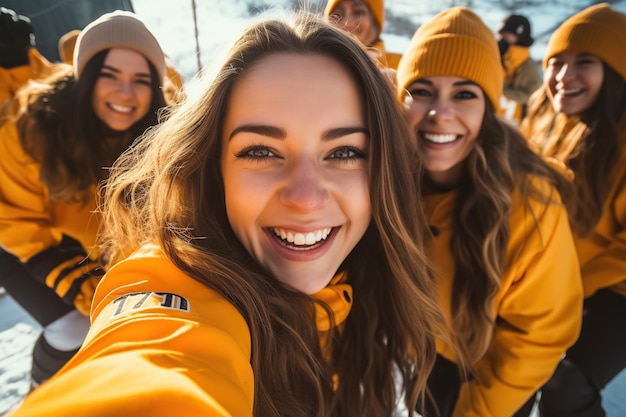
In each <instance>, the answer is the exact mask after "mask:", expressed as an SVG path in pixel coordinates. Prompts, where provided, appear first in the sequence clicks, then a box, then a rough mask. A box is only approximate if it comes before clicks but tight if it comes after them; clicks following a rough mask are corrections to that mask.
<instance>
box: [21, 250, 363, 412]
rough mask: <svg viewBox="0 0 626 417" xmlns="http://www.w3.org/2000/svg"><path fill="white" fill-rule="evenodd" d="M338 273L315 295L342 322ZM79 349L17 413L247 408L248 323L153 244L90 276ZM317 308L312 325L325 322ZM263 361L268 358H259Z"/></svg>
mask: <svg viewBox="0 0 626 417" xmlns="http://www.w3.org/2000/svg"><path fill="white" fill-rule="evenodd" d="M341 279H342V277H341V275H340V276H337V277H335V278H334V279H333V281H332V282H331V283H330V284H329V286H328V287H326V288H324V289H323V290H321V291H320V292H319V293H317V294H315V295H314V297H316V298H318V299H321V300H324V301H326V302H327V303H328V305H329V306H330V307H331V308H332V310H333V311H334V313H335V320H336V322H337V323H341V322H343V321H344V320H345V318H346V317H347V316H348V314H349V312H350V309H351V304H350V301H349V300H352V289H351V287H350V286H349V285H347V284H341V283H338V281H339V280H341ZM93 305H94V308H93V310H92V315H91V318H92V323H93V324H92V327H91V329H90V331H89V334H88V335H87V338H86V340H85V343H84V345H83V347H82V348H81V350H80V351H79V352H78V354H77V355H76V356H75V357H74V358H73V359H72V360H71V361H70V362H69V363H68V364H67V365H66V366H65V367H64V368H63V369H61V371H60V372H59V373H58V374H57V375H55V376H54V377H53V378H52V379H51V380H50V381H48V382H47V383H45V384H43V385H42V386H40V387H39V388H38V389H37V390H35V391H34V392H32V393H31V394H30V395H29V396H28V397H27V398H26V400H25V401H24V403H23V405H22V406H21V407H20V408H19V409H18V410H17V411H16V413H15V414H14V415H13V417H22V416H38V415H41V416H52V415H53V416H57V417H62V416H76V415H89V416H93V417H96V416H116V417H124V416H133V417H134V416H137V415H146V416H148V415H149V416H153V417H158V416H163V417H166V416H167V417H170V416H171V415H172V413H174V414H176V415H181V416H201V415H202V416H233V417H245V416H252V409H253V402H254V374H253V370H252V367H251V364H250V360H251V357H250V355H251V338H250V330H249V328H248V326H247V324H246V321H245V319H244V317H243V316H242V315H241V313H240V312H239V311H238V310H237V309H236V308H235V307H234V306H233V305H232V304H231V303H230V302H229V301H227V300H226V299H225V298H223V297H222V296H221V295H219V294H218V293H217V292H215V291H214V290H212V289H210V288H208V287H207V286H206V285H204V284H202V283H200V282H199V281H196V280H195V279H193V278H191V277H190V276H188V275H186V274H185V273H183V272H182V271H180V270H179V269H177V268H176V267H175V266H174V265H173V264H172V263H171V262H170V261H168V260H167V259H166V258H165V257H164V256H163V254H162V253H161V252H159V251H158V250H157V249H156V248H154V247H144V248H143V249H142V250H140V251H139V252H138V253H136V254H135V255H133V256H131V257H130V258H129V259H126V260H124V261H122V262H120V263H118V264H117V265H115V266H114V267H113V268H112V269H111V270H110V271H109V272H108V273H107V275H105V276H104V278H103V279H102V281H101V282H100V284H99V285H98V288H97V291H96V294H95V298H94V304H93ZM322 311H323V310H322V309H321V308H320V309H318V310H317V313H318V329H319V330H320V333H321V335H323V334H324V331H325V330H327V329H328V323H329V321H328V317H327V316H326V313H325V312H322ZM265 365H266V366H270V367H271V366H272V364H265Z"/></svg>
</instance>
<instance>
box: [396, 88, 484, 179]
mask: <svg viewBox="0 0 626 417" xmlns="http://www.w3.org/2000/svg"><path fill="white" fill-rule="evenodd" d="M407 90H408V91H409V93H410V95H411V96H410V99H409V100H408V102H407V109H408V110H407V111H408V116H409V123H410V124H411V127H412V128H413V130H414V132H415V134H416V137H417V140H418V144H419V148H420V150H421V152H422V153H423V156H424V163H425V169H426V172H427V174H428V176H429V177H430V178H431V180H432V181H433V182H435V183H436V184H439V185H442V186H450V185H454V184H455V183H456V182H458V180H459V178H460V175H461V172H462V165H461V162H462V161H464V160H465V158H467V155H468V154H469V153H470V151H471V150H472V149H473V148H474V145H475V142H476V138H477V137H478V133H479V132H480V128H481V126H482V121H483V117H484V115H485V108H486V105H485V95H484V93H483V91H482V89H481V88H480V87H479V86H478V85H477V84H475V83H474V82H472V81H469V80H467V79H465V78H459V77H451V76H435V77H427V78H422V79H419V80H417V81H415V82H414V83H413V84H411V85H410V86H409V87H408V89H407Z"/></svg>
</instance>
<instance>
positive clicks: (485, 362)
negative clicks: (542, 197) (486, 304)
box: [454, 204, 583, 417]
mask: <svg viewBox="0 0 626 417" xmlns="http://www.w3.org/2000/svg"><path fill="white" fill-rule="evenodd" d="M541 206H542V205H541V204H534V205H533V209H534V210H533V211H534V212H530V211H529V210H528V209H527V208H526V207H523V208H518V210H517V214H518V215H517V216H515V215H514V216H512V218H511V242H510V245H509V251H508V262H509V263H510V265H509V271H508V273H507V274H506V276H505V277H503V281H502V288H501V290H500V291H501V293H500V294H499V295H498V297H497V304H496V306H495V310H496V314H497V322H496V329H495V332H494V336H493V339H492V342H491V345H490V347H489V349H488V351H487V354H486V355H485V356H484V357H483V358H482V359H481V360H480V361H479V362H478V363H477V364H476V375H475V378H474V379H473V380H471V381H470V382H467V383H465V384H463V386H462V388H461V391H460V393H459V400H458V403H457V407H456V409H455V412H454V417H469V416H472V417H503V416H511V415H513V414H514V413H515V412H516V411H517V410H518V409H519V407H521V406H522V405H523V404H524V403H525V402H526V401H527V400H528V399H529V398H530V397H531V396H532V395H534V393H535V392H536V391H537V390H538V389H539V388H541V386H542V385H543V384H544V383H545V382H546V381H547V380H548V379H549V378H550V376H551V375H552V373H553V371H554V369H555V368H556V366H557V364H558V362H559V361H560V359H561V357H562V355H563V354H564V353H565V351H566V350H567V349H568V347H570V346H571V345H572V344H573V343H574V342H575V341H576V339H577V338H578V335H579V332H580V326H581V321H582V305H583V297H582V283H581V278H580V270H579V264H578V258H577V255H576V249H575V246H574V241H573V236H572V233H571V231H570V228H569V222H568V219H567V214H566V211H565V208H564V207H562V206H560V205H556V204H555V205H549V206H547V208H542V207H541ZM535 221H537V222H538V223H539V228H538V229H537V227H536V226H535Z"/></svg>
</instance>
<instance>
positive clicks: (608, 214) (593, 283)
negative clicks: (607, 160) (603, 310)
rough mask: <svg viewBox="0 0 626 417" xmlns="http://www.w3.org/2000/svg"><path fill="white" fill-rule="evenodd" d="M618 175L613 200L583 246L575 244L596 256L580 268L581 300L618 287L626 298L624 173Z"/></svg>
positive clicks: (625, 174)
mask: <svg viewBox="0 0 626 417" xmlns="http://www.w3.org/2000/svg"><path fill="white" fill-rule="evenodd" d="M623 161H624V159H622V162H621V163H622V164H623V163H624V162H623ZM620 173H621V175H619V176H618V177H617V178H615V181H616V184H617V185H616V188H615V191H614V193H613V194H612V196H613V198H612V200H611V201H609V202H608V204H606V205H605V208H604V212H603V213H602V218H601V219H600V221H599V223H598V225H597V226H596V231H595V232H594V235H592V236H591V237H589V238H587V240H588V241H587V242H579V250H583V249H582V248H587V249H586V250H592V251H594V252H597V253H596V254H595V256H593V257H592V258H591V259H589V260H587V261H586V262H585V263H584V264H583V265H582V276H583V286H584V288H585V297H591V296H592V295H593V294H594V293H595V292H596V291H598V290H599V289H602V288H607V287H613V286H616V285H618V284H621V285H620V289H621V291H618V292H620V293H621V294H623V295H625V296H626V285H624V282H625V281H626V169H624V168H623V167H622V168H621V170H620ZM589 246H591V248H592V249H588V247H589ZM585 257H586V256H585ZM581 258H582V255H581Z"/></svg>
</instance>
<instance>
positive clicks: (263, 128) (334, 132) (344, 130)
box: [228, 125, 369, 140]
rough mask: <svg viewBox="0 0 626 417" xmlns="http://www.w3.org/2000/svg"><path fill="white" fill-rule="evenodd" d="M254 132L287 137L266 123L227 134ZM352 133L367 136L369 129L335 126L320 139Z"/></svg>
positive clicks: (278, 137)
mask: <svg viewBox="0 0 626 417" xmlns="http://www.w3.org/2000/svg"><path fill="white" fill-rule="evenodd" d="M243 132H247V133H254V134H257V135H261V136H267V137H270V138H273V139H280V140H284V139H285V138H286V137H287V132H285V130H284V129H281V128H279V127H276V126H268V125H242V126H239V127H237V128H235V129H234V130H233V131H232V132H231V133H230V135H229V136H228V140H231V139H232V138H233V137H234V136H236V135H238V134H239V133H243ZM354 133H363V134H364V135H366V136H368V137H369V131H368V130H367V129H366V128H365V127H363V126H347V127H337V128H334V129H328V130H326V131H324V132H323V133H322V140H333V139H339V138H341V137H344V136H348V135H352V134H354Z"/></svg>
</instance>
